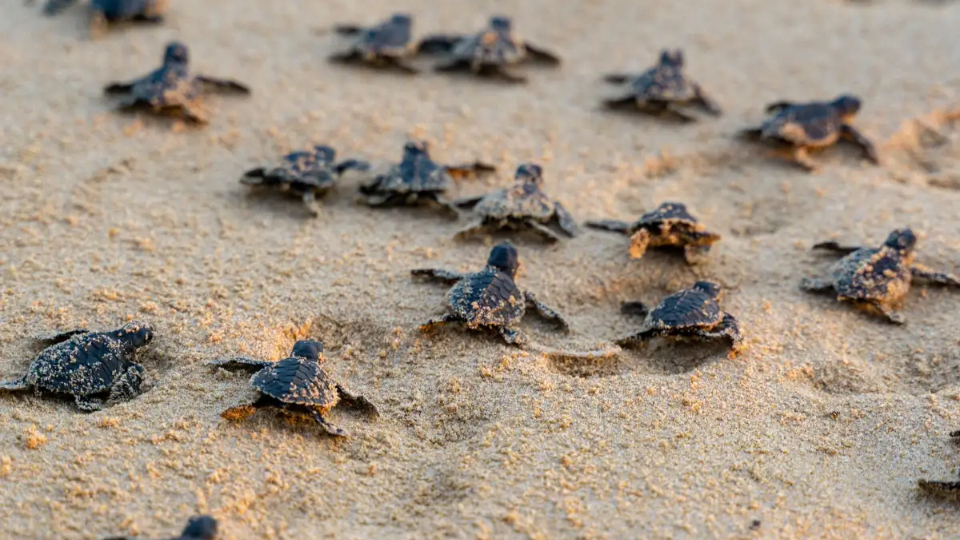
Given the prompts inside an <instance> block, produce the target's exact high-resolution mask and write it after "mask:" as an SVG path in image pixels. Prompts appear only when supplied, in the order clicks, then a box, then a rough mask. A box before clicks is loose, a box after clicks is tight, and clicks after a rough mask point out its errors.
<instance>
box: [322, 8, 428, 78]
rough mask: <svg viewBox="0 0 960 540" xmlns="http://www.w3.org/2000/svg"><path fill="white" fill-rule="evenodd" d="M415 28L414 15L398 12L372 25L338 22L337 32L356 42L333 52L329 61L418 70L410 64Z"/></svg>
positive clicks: (405, 71)
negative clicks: (412, 36) (413, 30)
mask: <svg viewBox="0 0 960 540" xmlns="http://www.w3.org/2000/svg"><path fill="white" fill-rule="evenodd" d="M412 28H413V18H412V17H410V15H407V14H404V13H395V14H393V16H391V17H390V19H388V20H387V21H385V22H382V23H380V24H378V25H376V26H372V27H369V28H364V27H362V26H357V25H347V24H341V25H337V26H335V27H334V31H335V32H336V33H337V34H340V35H342V36H348V37H351V38H352V39H353V42H352V43H351V44H350V46H349V47H347V48H346V49H345V50H343V51H341V52H338V53H335V54H333V55H331V56H330V61H331V62H336V63H341V64H364V65H368V66H372V67H380V68H392V69H396V70H399V71H401V72H403V73H409V74H415V73H418V71H417V69H416V68H414V67H413V66H411V65H409V64H408V63H407V59H408V58H409V57H410V56H412V54H413V52H414V49H415V46H414V44H413V42H412V40H411V32H412Z"/></svg>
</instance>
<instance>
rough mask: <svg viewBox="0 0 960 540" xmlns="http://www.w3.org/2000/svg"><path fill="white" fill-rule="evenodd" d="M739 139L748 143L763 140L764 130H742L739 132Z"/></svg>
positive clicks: (757, 128)
mask: <svg viewBox="0 0 960 540" xmlns="http://www.w3.org/2000/svg"><path fill="white" fill-rule="evenodd" d="M737 137H739V138H741V139H746V140H748V141H759V140H760V139H761V138H763V128H760V127H753V128H746V129H741V130H740V131H738V132H737Z"/></svg>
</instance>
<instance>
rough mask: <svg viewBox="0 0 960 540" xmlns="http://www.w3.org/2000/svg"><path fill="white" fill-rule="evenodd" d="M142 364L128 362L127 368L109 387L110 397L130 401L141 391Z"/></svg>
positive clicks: (115, 399)
mask: <svg viewBox="0 0 960 540" xmlns="http://www.w3.org/2000/svg"><path fill="white" fill-rule="evenodd" d="M143 374H144V369H143V366H141V365H139V364H132V363H131V364H129V365H128V366H127V368H126V369H125V370H124V371H123V373H121V374H120V375H118V376H117V378H116V379H115V380H114V382H113V387H111V388H110V399H112V400H114V401H130V400H131V399H134V398H136V397H137V396H139V395H140V394H141V393H142V390H141V387H142V386H143Z"/></svg>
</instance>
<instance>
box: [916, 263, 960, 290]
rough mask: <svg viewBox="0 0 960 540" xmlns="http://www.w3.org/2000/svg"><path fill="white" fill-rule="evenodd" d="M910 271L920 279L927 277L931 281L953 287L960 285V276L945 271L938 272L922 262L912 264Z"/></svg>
mask: <svg viewBox="0 0 960 540" xmlns="http://www.w3.org/2000/svg"><path fill="white" fill-rule="evenodd" d="M910 273H911V274H913V277H915V278H919V279H925V280H927V281H929V282H931V283H936V284H937V285H948V286H953V287H960V278H958V277H957V276H954V275H952V274H947V273H945V272H937V271H936V270H934V269H932V268H928V267H926V266H924V265H922V264H916V263H914V264H913V265H911V266H910Z"/></svg>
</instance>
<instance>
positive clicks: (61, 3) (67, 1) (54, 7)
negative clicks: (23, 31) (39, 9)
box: [43, 0, 77, 16]
mask: <svg viewBox="0 0 960 540" xmlns="http://www.w3.org/2000/svg"><path fill="white" fill-rule="evenodd" d="M75 3H77V0H49V1H48V2H47V3H46V4H45V5H44V6H43V14H44V15H51V16H52V15H57V14H58V13H60V12H61V11H63V10H64V9H66V8H68V7H70V6H71V5H73V4H75Z"/></svg>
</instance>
